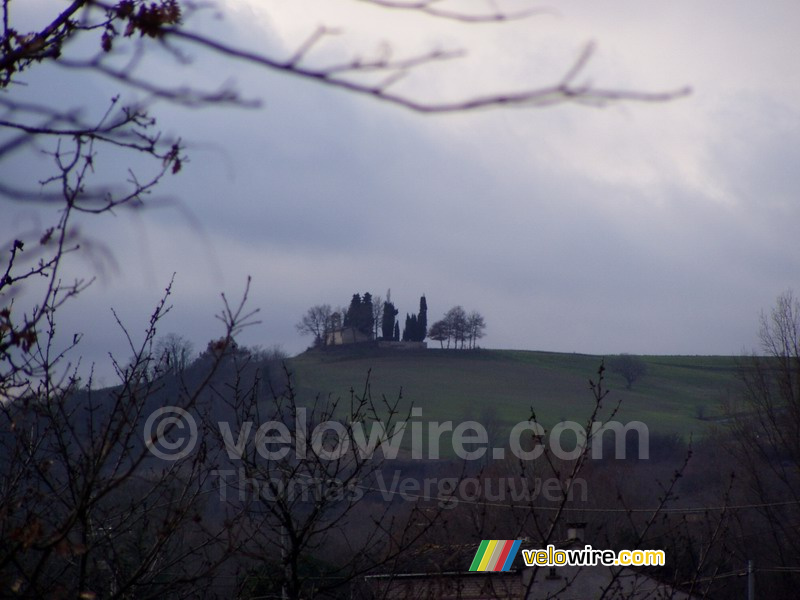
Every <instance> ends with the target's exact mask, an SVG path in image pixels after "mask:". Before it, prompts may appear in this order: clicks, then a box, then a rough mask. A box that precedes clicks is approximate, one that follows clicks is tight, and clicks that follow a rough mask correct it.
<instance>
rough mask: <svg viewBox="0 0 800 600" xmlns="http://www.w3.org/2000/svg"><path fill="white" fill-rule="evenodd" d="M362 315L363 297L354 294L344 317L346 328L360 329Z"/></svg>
mask: <svg viewBox="0 0 800 600" xmlns="http://www.w3.org/2000/svg"><path fill="white" fill-rule="evenodd" d="M360 314H361V296H359V295H358V294H353V298H352V299H351V300H350V307H349V308H348V309H347V312H346V313H345V315H344V327H356V328H359V329H360V327H359V316H360Z"/></svg>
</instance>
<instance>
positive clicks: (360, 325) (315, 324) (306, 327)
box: [295, 290, 486, 349]
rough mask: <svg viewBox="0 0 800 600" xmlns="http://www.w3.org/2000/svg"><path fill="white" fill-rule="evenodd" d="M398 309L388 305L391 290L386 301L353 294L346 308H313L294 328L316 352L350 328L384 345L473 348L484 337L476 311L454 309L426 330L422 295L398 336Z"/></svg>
mask: <svg viewBox="0 0 800 600" xmlns="http://www.w3.org/2000/svg"><path fill="white" fill-rule="evenodd" d="M399 312H400V311H399V310H398V308H397V307H396V306H395V304H394V302H392V294H391V290H388V291H387V292H386V300H385V301H384V300H383V299H382V298H381V297H380V296H373V295H372V294H371V293H369V292H365V293H364V294H363V295H361V294H359V293H355V294H353V297H352V298H351V300H350V305H349V306H348V307H347V308H344V307H342V308H339V309H334V308H333V307H332V306H331V305H330V304H315V305H314V306H312V307H310V308H309V309H308V310H307V311H306V312H305V314H304V315H303V316H302V317H301V319H300V321H299V322H298V323H297V324H296V325H295V327H296V329H297V331H298V332H299V333H300V335H310V336H312V337H313V338H314V342H313V347H315V348H320V347H324V346H328V345H331V344H332V343H333V340H332V337H333V336H332V334H333V333H334V332H336V331H338V330H341V329H347V328H352V329H354V330H356V331H358V332H360V333H361V334H363V335H364V336H366V337H369V338H372V339H375V340H384V341H395V342H397V341H401V340H402V341H404V342H422V341H425V338H426V337H428V338H430V339H432V340H435V341H438V342H439V344H440V346H441V347H442V348H444V347H445V342H446V343H447V348H450V347H451V344H452V347H453V348H458V349H464V348H475V347H477V341H478V340H479V339H480V338H482V337H484V335H485V330H486V321H485V319H484V318H483V315H481V314H480V313H479V312H478V311H474V310H473V311H471V312H470V313H467V312H466V311H465V310H464V308H463V307H461V306H460V305H459V306H454V307H453V308H451V309H450V310H448V311H447V313H446V314H445V316H444V318H443V319H441V320H439V321H436V322H435V323H434V324H433V325H431V327H430V328H428V301H427V299H426V298H425V295H424V294H423V295H422V296H420V299H419V310H418V311H417V312H416V313H406V318H405V324H404V326H403V330H402V335H401V333H400V321H399V320H398V318H397V315H398V314H399Z"/></svg>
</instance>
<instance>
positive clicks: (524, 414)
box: [289, 345, 737, 436]
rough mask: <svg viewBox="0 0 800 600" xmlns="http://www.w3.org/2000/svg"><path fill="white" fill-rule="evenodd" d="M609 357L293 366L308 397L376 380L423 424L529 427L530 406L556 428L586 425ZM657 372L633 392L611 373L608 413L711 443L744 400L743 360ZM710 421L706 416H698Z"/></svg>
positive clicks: (652, 360)
mask: <svg viewBox="0 0 800 600" xmlns="http://www.w3.org/2000/svg"><path fill="white" fill-rule="evenodd" d="M601 358H602V357H600V356H590V355H585V354H562V353H553V352H531V351H517V350H476V351H455V350H439V349H429V350H424V351H423V350H420V351H397V350H394V351H391V350H386V349H381V350H379V349H377V348H374V347H371V346H369V345H364V346H361V347H357V346H353V347H349V348H335V349H332V350H328V351H313V352H306V353H303V354H301V355H299V356H297V357H294V358H292V359H291V360H290V361H289V366H290V368H291V369H292V371H293V372H294V374H295V377H296V382H297V386H298V391H299V394H300V396H301V398H303V399H308V400H310V399H313V397H314V396H316V395H317V394H322V395H328V394H331V395H333V396H334V397H336V396H340V397H342V398H345V397H348V396H349V391H350V389H351V387H352V388H354V389H356V391H360V390H362V389H363V386H364V381H365V379H366V376H367V373H368V372H369V371H370V370H371V376H370V382H371V387H372V392H373V395H376V394H385V395H386V396H387V397H390V398H396V397H397V395H398V393H399V392H400V390H401V389H402V394H403V404H402V405H403V406H406V407H407V406H408V405H409V403H410V402H412V401H413V403H414V405H415V406H419V407H421V408H422V410H423V419H425V420H438V421H446V420H453V421H456V422H459V421H464V420H469V419H475V420H481V419H483V418H486V415H487V414H490V415H493V416H494V418H495V419H496V420H498V421H500V422H502V423H504V424H507V425H508V426H511V425H512V424H514V423H517V422H519V421H522V420H525V419H527V418H528V417H529V415H530V407H533V409H534V410H535V412H536V415H537V420H538V421H539V422H540V423H542V424H543V425H544V426H545V427H547V428H550V427H552V425H553V424H555V423H557V422H558V421H560V420H563V419H568V420H575V421H578V422H584V421H585V420H586V419H587V417H588V416H589V414H590V411H591V408H592V405H593V400H592V395H591V392H590V389H589V384H588V382H589V379H590V378H591V379H595V380H596V376H597V368H598V366H599V365H600V361H601ZM642 359H643V360H644V361H645V362H646V363H647V365H648V374H647V375H645V376H644V377H642V378H641V379H640V380H639V381H637V382H636V383H634V384H633V386H632V388H631V389H630V390H626V389H625V381H624V380H623V379H622V377H620V376H618V375H615V374H613V373H608V372H607V373H606V380H605V387H606V388H607V389H609V390H610V391H611V393H610V395H609V396H608V399H607V400H606V403H605V404H606V405H608V406H609V407H610V406H611V405H612V404H616V402H617V401H619V400H621V401H622V405H621V408H620V412H619V413H618V415H617V417H616V420H619V421H623V422H627V421H632V420H639V421H643V422H644V423H646V424H647V426H648V427H649V428H650V430H651V432H662V433H671V432H680V433H682V434H684V435H688V434H690V433H691V434H694V435H695V436H698V435H702V434H703V433H704V432H705V430H706V429H707V427H708V425H709V423H710V421H711V420H713V418H714V417H715V416H718V415H719V414H720V404H721V402H723V401H724V400H725V399H727V398H732V397H734V396H735V394H736V389H737V380H736V364H737V357H729V356H643V357H642ZM699 416H703V417H704V418H703V419H701V418H698V417H699Z"/></svg>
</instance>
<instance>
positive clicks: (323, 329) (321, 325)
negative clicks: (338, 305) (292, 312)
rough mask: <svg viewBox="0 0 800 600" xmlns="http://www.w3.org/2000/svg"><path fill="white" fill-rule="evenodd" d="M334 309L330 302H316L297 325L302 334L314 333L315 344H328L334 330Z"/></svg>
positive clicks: (319, 345)
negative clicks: (330, 334)
mask: <svg viewBox="0 0 800 600" xmlns="http://www.w3.org/2000/svg"><path fill="white" fill-rule="evenodd" d="M333 314H334V313H333V310H332V309H331V305H330V304H315V305H314V306H312V307H311V308H309V309H308V310H307V311H306V314H304V315H303V318H302V319H300V322H298V323H297V325H295V327H296V328H297V331H298V332H299V333H300V335H313V336H314V346H315V347H322V346H326V345H327V344H328V334H329V333H330V332H331V331H333Z"/></svg>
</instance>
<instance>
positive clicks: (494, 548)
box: [469, 540, 521, 571]
mask: <svg viewBox="0 0 800 600" xmlns="http://www.w3.org/2000/svg"><path fill="white" fill-rule="evenodd" d="M520 542H521V540H483V541H482V542H481V545H480V547H479V548H478V551H477V552H476V553H475V558H473V559H472V565H470V567H469V570H470V571H508V570H509V569H510V568H511V563H513V562H514V558H515V557H516V556H517V552H519V545H520Z"/></svg>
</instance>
